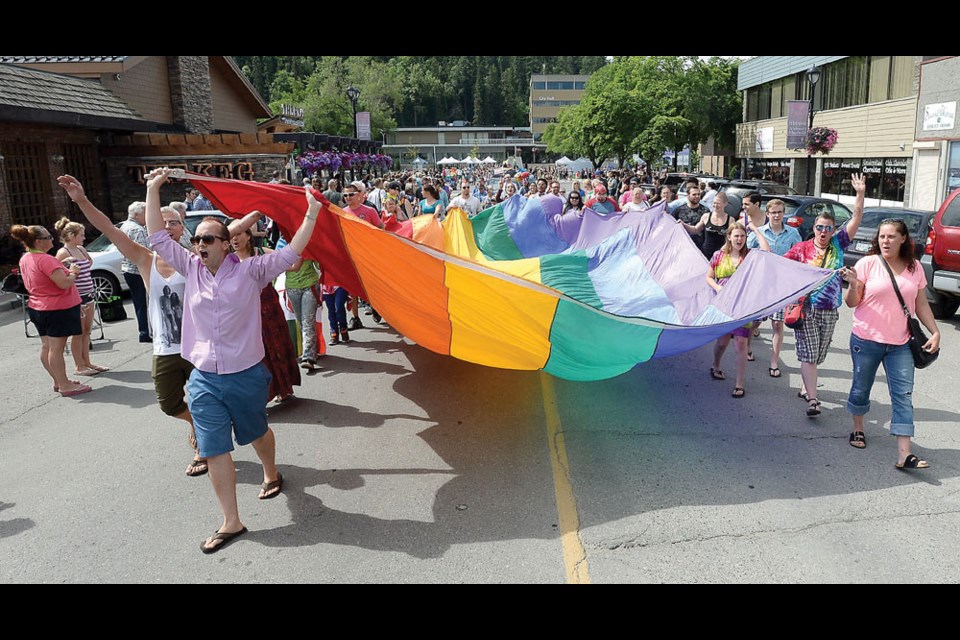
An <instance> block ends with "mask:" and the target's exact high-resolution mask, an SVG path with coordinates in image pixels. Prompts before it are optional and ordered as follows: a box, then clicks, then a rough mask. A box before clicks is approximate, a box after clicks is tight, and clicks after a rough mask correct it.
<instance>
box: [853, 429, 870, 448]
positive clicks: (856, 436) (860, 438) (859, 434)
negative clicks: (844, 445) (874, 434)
mask: <svg viewBox="0 0 960 640" xmlns="http://www.w3.org/2000/svg"><path fill="white" fill-rule="evenodd" d="M858 442H859V443H861V444H857V443H858ZM850 446H851V447H853V448H854V449H866V448H867V438H866V436H864V434H863V431H854V432H852V433H851V434H850Z"/></svg>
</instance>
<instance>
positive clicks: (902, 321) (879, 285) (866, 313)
mask: <svg viewBox="0 0 960 640" xmlns="http://www.w3.org/2000/svg"><path fill="white" fill-rule="evenodd" d="M881 260H883V258H881V257H880V256H864V257H863V258H860V259H859V260H857V264H856V265H854V269H856V270H857V279H858V280H860V282H863V283H864V285H865V286H864V289H863V299H862V300H860V304H858V305H857V307H856V308H855V309H854V310H853V335H855V336H857V337H858V338H861V339H863V340H872V341H874V342H882V343H883V344H906V343H907V340H909V339H910V332H909V331H907V318H906V316H905V315H903V307H901V306H900V300H899V299H898V298H897V293H896V291H894V290H893V283H892V282H890V274H889V273H887V269H886V267H884V266H883V263H882V262H881ZM926 286H927V276H926V275H924V273H923V267H921V266H920V263H916V269H914V271H913V273H910V272H909V271H908V270H907V269H904V270H903V273H901V274H900V275H898V276H897V287H899V289H900V295H902V296H903V301H904V302H906V303H907V308H908V309H910V314H911V315H916V313H917V292H918V291H922V290H923V289H924V288H925V287H926Z"/></svg>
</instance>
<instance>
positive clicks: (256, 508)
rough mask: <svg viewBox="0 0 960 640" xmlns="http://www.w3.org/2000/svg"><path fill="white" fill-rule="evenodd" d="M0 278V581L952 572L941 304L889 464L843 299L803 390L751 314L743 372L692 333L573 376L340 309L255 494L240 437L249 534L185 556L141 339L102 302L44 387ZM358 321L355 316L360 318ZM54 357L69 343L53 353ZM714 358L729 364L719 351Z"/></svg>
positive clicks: (952, 469) (171, 453)
mask: <svg viewBox="0 0 960 640" xmlns="http://www.w3.org/2000/svg"><path fill="white" fill-rule="evenodd" d="M6 300H8V298H0V305H2V310H0V354H2V359H0V362H2V363H3V364H2V371H3V374H4V375H3V380H4V381H5V382H6V384H4V385H2V388H0V407H2V409H0V582H3V583H19V582H31V583H36V582H40V583H59V582H65V583H81V582H82V583H100V582H110V583H114V582H120V583H154V582H156V583H161V582H162V583H168V582H176V583H179V582H185V583H192V582H200V583H208V582H209V583H214V582H311V583H312V582H322V583H331V582H347V583H379V582H389V583H461V582H469V583H502V582H509V583H564V582H591V583H619V582H638V583H651V582H652V583H659V582H668V583H676V582H718V583H741V582H751V583H753V582H760V583H785V582H805V583H812V582H845V583H865V582H918V581H920V582H957V581H958V577H960V549H958V548H957V547H956V545H953V544H950V543H949V541H951V540H953V539H955V537H956V531H957V530H958V529H960V517H958V510H960V505H958V498H957V495H958V489H960V482H958V473H960V452H958V448H960V436H958V432H957V429H956V425H957V422H958V418H960V401H958V400H957V394H956V389H957V388H958V386H960V385H958V383H960V375H958V373H957V367H956V366H955V365H956V363H957V362H958V356H957V354H958V353H960V316H957V317H955V318H954V319H953V320H951V321H947V322H941V323H940V326H941V331H942V333H943V349H944V355H943V356H942V357H941V359H940V361H939V362H937V363H936V364H935V365H934V366H933V367H931V368H930V369H927V370H924V371H919V372H918V373H917V386H916V389H915V393H914V402H915V407H916V419H917V425H918V427H917V433H918V435H917V438H916V441H915V447H914V451H915V452H916V453H917V454H918V455H920V456H921V457H923V458H925V459H927V460H928V461H929V462H930V463H931V465H932V468H931V469H929V470H926V471H922V472H914V473H904V472H899V471H896V470H895V469H894V468H893V464H894V462H895V456H896V451H895V442H894V439H893V438H892V437H891V436H889V434H888V431H887V426H888V424H889V420H890V402H889V397H888V395H887V390H886V384H885V378H884V377H883V375H882V374H881V375H880V376H879V378H878V384H877V386H876V387H875V388H874V392H873V410H872V412H871V413H870V414H868V416H867V419H868V422H867V440H868V446H867V448H866V449H865V450H863V451H858V450H855V449H853V448H852V447H850V446H848V444H847V435H848V433H849V430H850V418H849V416H848V415H847V413H846V411H845V409H844V402H845V399H846V394H847V392H848V391H849V385H850V358H849V354H848V351H847V347H846V341H847V338H848V336H849V332H850V311H849V310H847V309H843V311H842V312H841V316H840V323H839V325H838V327H837V331H836V338H835V342H834V345H833V346H832V348H831V351H830V355H829V357H828V359H827V361H826V363H825V364H824V366H823V367H822V368H821V378H820V398H821V399H822V400H823V401H824V409H825V410H824V414H823V415H822V416H821V417H820V418H818V419H816V420H811V419H808V418H807V417H806V416H805V415H804V409H805V404H804V403H803V402H802V400H800V399H798V398H797V397H796V390H797V388H798V385H799V367H798V364H797V361H796V358H795V356H794V352H793V337H792V332H789V331H788V332H787V334H788V335H787V339H786V344H785V348H784V358H783V360H784V362H783V364H781V369H782V370H783V373H784V377H783V378H781V379H779V380H775V379H772V378H769V377H768V376H767V364H768V357H769V355H768V354H769V328H768V326H765V327H764V330H763V335H762V337H761V339H760V340H759V341H755V344H754V351H755V353H756V354H757V361H756V362H754V363H751V364H750V367H749V370H748V379H747V387H746V389H747V394H746V397H745V398H744V399H742V400H735V399H733V398H731V397H730V391H731V389H732V386H733V383H732V381H726V382H717V381H713V380H711V379H710V376H709V373H708V368H709V366H710V358H711V352H710V349H711V347H710V346H709V345H708V346H706V347H702V348H700V349H697V350H696V351H693V352H689V353H687V354H684V355H681V356H678V357H674V358H670V359H666V360H660V361H655V362H652V363H648V364H645V365H641V366H639V367H637V368H635V369H634V370H633V371H631V372H629V373H627V374H625V375H622V376H620V377H618V378H614V379H612V380H606V381H603V382H594V383H572V382H567V381H563V380H558V379H554V378H551V377H550V376H546V375H544V374H541V373H538V372H518V371H505V370H497V369H488V368H485V367H481V366H477V365H472V364H469V363H465V362H460V361H457V360H455V359H452V358H448V357H443V356H439V355H436V354H433V353H431V352H429V351H427V350H425V349H423V348H421V347H418V346H416V345H413V344H411V343H409V342H408V341H406V340H404V339H403V338H402V337H400V336H398V335H397V334H396V333H395V332H394V331H393V330H392V329H390V328H389V327H388V326H387V325H380V326H376V327H372V328H368V329H363V330H359V331H356V332H351V337H353V338H354V342H353V343H352V344H350V345H338V346H335V347H331V348H330V350H329V352H328V355H327V356H326V357H325V358H323V359H322V361H321V364H322V365H323V367H324V369H323V370H321V371H319V372H317V373H316V374H313V375H310V376H305V378H304V384H303V386H302V387H300V388H298V389H297V396H298V398H297V399H296V400H293V401H291V402H289V403H288V404H284V405H282V406H280V407H277V408H271V409H270V420H271V425H272V427H273V428H274V430H275V431H276V434H277V443H278V454H277V460H278V463H279V466H280V469H281V472H282V473H283V475H284V478H285V479H286V485H285V487H284V491H283V494H282V495H281V496H280V497H279V498H277V499H274V500H268V501H259V500H257V499H256V495H257V490H258V486H259V483H260V481H261V475H260V468H259V465H258V464H257V462H256V456H255V454H254V452H253V451H252V449H251V448H250V447H242V448H239V449H238V450H237V451H236V452H235V454H236V455H235V460H236V467H237V470H238V475H237V477H238V482H239V488H238V492H239V501H240V512H241V516H242V518H243V520H244V522H245V524H246V525H247V526H248V527H249V529H250V533H249V534H248V535H246V536H245V537H244V538H242V539H241V540H238V541H237V542H236V543H235V544H233V545H232V546H231V547H229V548H228V549H224V550H223V551H221V552H219V553H216V554H213V555H210V556H206V555H203V554H201V553H200V550H199V549H198V546H199V543H200V541H201V540H202V539H203V538H204V537H205V536H207V535H209V534H210V533H211V532H213V530H214V529H215V528H216V527H217V526H218V524H219V512H218V509H217V506H216V502H215V500H214V497H213V492H212V490H211V488H210V486H209V480H208V479H207V478H206V477H205V476H204V477H200V478H188V477H187V476H186V475H184V473H183V470H184V468H185V466H186V464H187V462H188V460H189V450H188V447H187V444H186V429H185V427H184V426H183V425H182V423H180V422H178V421H176V420H174V419H172V418H168V417H166V416H165V415H163V414H162V413H161V412H160V410H159V408H158V407H157V406H156V400H155V397H154V392H153V385H152V381H151V378H150V362H151V356H150V349H149V345H141V344H140V343H138V342H137V341H136V323H135V320H134V319H133V317H134V316H133V313H132V308H131V307H130V302H129V300H128V301H127V307H128V315H129V318H130V319H128V320H126V321H124V322H120V323H116V324H108V325H106V327H105V339H104V340H96V341H95V342H94V345H95V346H94V352H93V353H94V357H95V360H94V361H95V362H97V363H99V364H103V365H106V366H109V367H111V371H109V372H107V373H104V374H102V375H100V376H98V377H96V378H94V379H93V381H92V384H93V386H94V387H95V390H94V391H93V392H92V393H89V394H86V395H84V396H79V397H76V398H62V397H60V396H59V395H58V394H55V393H53V392H52V390H51V389H50V381H49V378H48V376H47V375H46V373H44V372H43V370H42V369H41V367H40V364H39V362H37V360H38V351H39V340H38V339H37V338H27V337H25V336H24V333H23V324H22V321H21V316H20V311H19V309H17V310H11V309H10V307H9V305H8V304H7V302H6ZM364 319H365V321H366V322H367V324H368V325H369V324H371V321H370V318H369V316H367V317H365V318H364ZM69 362H70V360H69V357H68V363H69ZM725 366H726V368H727V369H728V370H729V371H732V369H733V354H732V352H731V353H728V354H727V355H726V360H725Z"/></svg>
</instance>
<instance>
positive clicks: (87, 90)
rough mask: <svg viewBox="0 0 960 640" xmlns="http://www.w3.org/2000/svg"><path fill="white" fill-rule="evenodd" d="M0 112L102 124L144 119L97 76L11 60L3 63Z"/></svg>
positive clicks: (14, 116)
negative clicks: (43, 68) (27, 66)
mask: <svg viewBox="0 0 960 640" xmlns="http://www.w3.org/2000/svg"><path fill="white" fill-rule="evenodd" d="M0 114H2V115H6V116H8V117H10V118H11V119H16V120H27V121H33V122H51V123H59V124H70V123H77V122H79V121H80V120H83V119H86V120H87V121H89V122H93V121H92V120H91V119H95V120H96V122H95V123H94V124H96V123H99V124H100V125H102V126H107V124H108V121H111V120H113V121H126V123H127V124H130V123H131V122H132V121H136V122H139V123H141V124H142V123H144V122H145V121H144V119H143V117H142V116H141V115H140V114H139V113H137V112H136V111H134V110H133V109H132V108H131V107H130V105H128V104H127V103H125V102H124V101H123V100H121V99H120V98H118V97H117V96H115V95H114V94H113V93H111V92H110V91H109V90H107V89H106V88H104V87H103V86H102V85H101V84H100V83H99V82H97V81H95V80H84V79H82V78H75V77H73V76H67V75H61V74H56V73H48V72H45V71H35V70H33V69H25V68H23V67H18V66H13V65H8V64H0ZM44 114H46V115H44ZM18 116H19V117H18ZM114 124H119V123H118V122H115V123H114ZM121 128H128V127H126V126H123V127H121Z"/></svg>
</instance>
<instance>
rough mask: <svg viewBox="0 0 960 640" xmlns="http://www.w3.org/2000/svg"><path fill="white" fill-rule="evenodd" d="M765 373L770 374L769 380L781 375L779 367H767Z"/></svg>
mask: <svg viewBox="0 0 960 640" xmlns="http://www.w3.org/2000/svg"><path fill="white" fill-rule="evenodd" d="M767 371H769V372H770V377H771V378H779V377H780V375H781V374H780V368H779V367H767Z"/></svg>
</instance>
